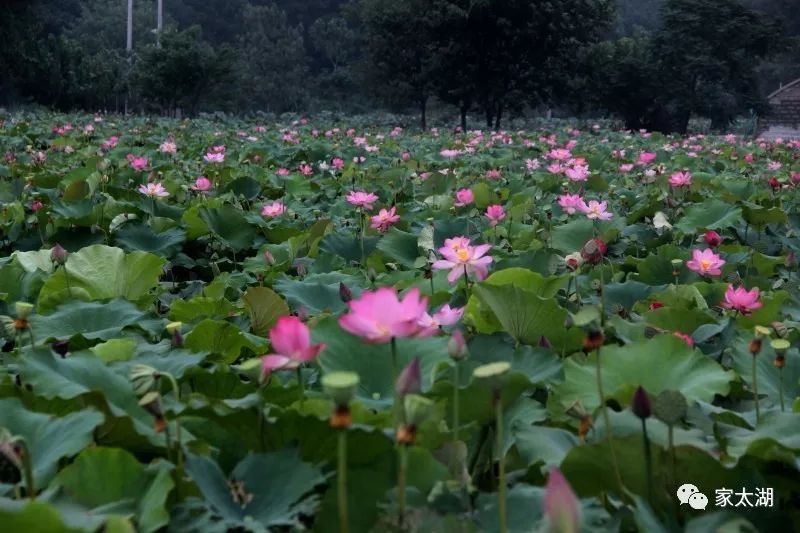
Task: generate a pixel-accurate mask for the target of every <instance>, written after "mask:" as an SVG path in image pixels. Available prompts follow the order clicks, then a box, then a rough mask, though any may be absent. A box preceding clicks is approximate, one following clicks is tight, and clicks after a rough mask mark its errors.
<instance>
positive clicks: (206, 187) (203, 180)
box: [192, 176, 212, 192]
mask: <svg viewBox="0 0 800 533" xmlns="http://www.w3.org/2000/svg"><path fill="white" fill-rule="evenodd" d="M211 187H212V183H211V180H210V179H208V178H207V177H205V176H200V177H199V178H197V179H196V180H194V185H192V190H193V191H200V192H206V191H210V190H211Z"/></svg>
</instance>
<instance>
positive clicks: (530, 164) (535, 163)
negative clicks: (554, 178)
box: [525, 159, 542, 172]
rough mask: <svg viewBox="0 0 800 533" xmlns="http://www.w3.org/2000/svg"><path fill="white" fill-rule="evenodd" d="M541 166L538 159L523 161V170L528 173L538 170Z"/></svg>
mask: <svg viewBox="0 0 800 533" xmlns="http://www.w3.org/2000/svg"><path fill="white" fill-rule="evenodd" d="M541 166H542V164H541V163H540V162H539V160H538V159H526V160H525V168H526V169H528V170H529V171H531V172H533V171H534V170H538V169H539V167H541Z"/></svg>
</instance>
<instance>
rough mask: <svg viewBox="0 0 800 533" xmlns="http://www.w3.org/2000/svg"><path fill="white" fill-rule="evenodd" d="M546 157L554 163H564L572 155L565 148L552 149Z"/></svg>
mask: <svg viewBox="0 0 800 533" xmlns="http://www.w3.org/2000/svg"><path fill="white" fill-rule="evenodd" d="M547 157H548V159H555V160H556V161H566V160H567V159H569V158H570V157H572V153H571V152H570V151H569V150H567V149H566V148H554V149H553V150H550V151H549V152H548V153H547Z"/></svg>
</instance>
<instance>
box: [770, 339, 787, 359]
mask: <svg viewBox="0 0 800 533" xmlns="http://www.w3.org/2000/svg"><path fill="white" fill-rule="evenodd" d="M769 344H770V346H772V349H773V350H775V353H776V354H779V355H783V356H785V355H786V350H788V349H789V348H790V347H791V346H792V344H791V343H790V342H789V341H787V340H786V339H773V340H772V341H770V343H769Z"/></svg>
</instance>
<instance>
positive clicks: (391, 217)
mask: <svg viewBox="0 0 800 533" xmlns="http://www.w3.org/2000/svg"><path fill="white" fill-rule="evenodd" d="M370 220H371V221H372V224H370V227H371V228H372V229H376V230H378V231H379V232H381V233H385V232H386V231H387V230H388V229H389V228H391V227H392V226H394V225H395V224H396V223H397V221H398V220H400V215H398V214H397V208H396V207H394V206H392V208H391V209H388V210H387V209H381V210H380V212H378V214H377V215H374V216H372V217H371V218H370Z"/></svg>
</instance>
